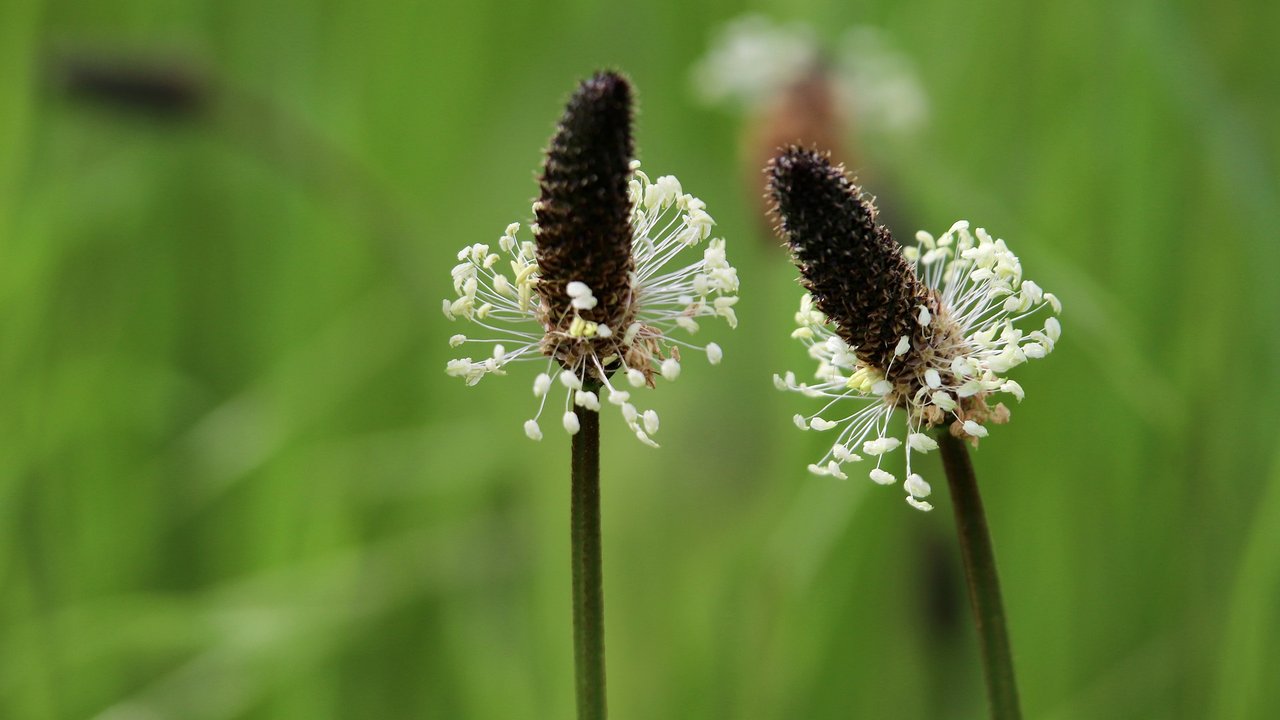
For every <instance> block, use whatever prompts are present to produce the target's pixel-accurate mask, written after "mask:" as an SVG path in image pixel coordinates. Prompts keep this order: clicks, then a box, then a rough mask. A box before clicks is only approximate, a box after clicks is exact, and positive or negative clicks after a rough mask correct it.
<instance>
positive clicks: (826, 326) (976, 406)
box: [767, 147, 1062, 511]
mask: <svg viewBox="0 0 1280 720" xmlns="http://www.w3.org/2000/svg"><path fill="white" fill-rule="evenodd" d="M767 173H768V176H769V197H770V199H771V201H772V203H773V210H774V213H775V214H776V216H777V219H778V221H779V232H780V234H781V235H782V237H783V238H784V239H785V241H786V243H787V244H788V245H789V246H790V248H791V252H792V255H793V258H794V260H795V262H796V265H797V266H798V267H799V269H800V281H801V285H803V286H804V288H805V289H806V290H807V291H808V292H807V293H806V294H805V295H804V296H803V297H802V298H801V301H800V309H799V311H798V312H797V313H796V316H795V317H796V324H797V327H796V329H795V331H794V332H792V337H793V338H796V339H799V340H800V341H801V342H803V343H804V344H805V346H806V347H807V348H808V351H809V356H810V357H811V358H812V359H813V360H815V361H817V370H816V372H815V375H814V377H815V382H813V383H805V382H799V381H798V380H797V378H796V375H795V373H794V372H787V373H786V374H784V375H775V376H774V384H775V385H776V386H777V387H778V389H780V390H788V391H794V392H799V393H801V394H803V395H806V396H809V397H814V398H823V399H824V400H826V404H825V405H824V406H823V407H822V408H821V409H820V410H819V411H818V412H817V413H814V414H813V415H808V416H806V415H796V416H795V418H794V421H795V424H796V425H797V426H798V427H799V428H800V429H802V430H813V431H819V432H826V431H834V436H835V440H834V442H833V443H832V445H831V448H830V449H829V450H828V451H827V452H826V454H825V455H824V456H823V457H822V458H821V459H820V460H819V461H818V462H816V463H814V464H812V465H810V466H809V469H810V471H811V472H813V473H815V474H818V475H831V476H834V477H837V478H841V479H844V478H847V477H848V476H847V474H846V473H845V470H844V465H846V464H848V463H855V462H862V461H863V456H864V455H865V456H869V457H870V458H872V459H873V460H874V467H872V468H871V470H870V472H869V475H870V477H871V479H872V480H873V481H875V482H876V483H879V484H882V485H893V484H897V482H898V479H897V478H896V477H894V476H893V474H892V473H890V472H888V471H886V470H884V469H883V468H882V467H881V465H882V463H883V460H884V458H885V456H886V454H888V453H891V452H893V451H894V450H896V449H897V448H899V447H903V449H904V452H905V454H906V479H905V480H904V481H903V483H902V485H903V488H904V489H905V491H906V493H907V496H906V500H907V502H908V503H910V504H911V505H912V506H913V507H915V508H917V509H919V510H925V511H927V510H930V509H932V505H931V504H930V503H929V502H928V501H926V500H925V498H927V497H928V496H929V494H930V486H929V483H928V482H927V481H925V479H924V478H923V477H921V476H920V475H919V474H916V473H913V472H912V470H911V455H912V453H913V452H918V453H927V452H929V451H931V450H934V449H936V448H937V447H938V444H937V442H936V441H935V440H934V439H933V438H932V437H930V435H929V434H928V433H927V432H926V431H927V430H929V429H930V428H934V427H938V426H941V425H944V424H945V425H947V426H948V427H949V430H950V432H951V434H952V435H954V436H956V437H959V438H962V439H966V440H968V441H970V442H971V443H972V444H974V445H975V446H976V445H977V444H978V440H979V439H980V438H983V437H986V436H987V433H988V425H993V424H997V425H998V424H1001V423H1004V422H1007V421H1008V419H1009V410H1008V408H1007V407H1006V406H1005V405H1004V404H1003V403H1001V402H995V403H994V404H993V399H994V398H993V396H995V394H996V393H1004V394H1007V395H1012V396H1013V397H1014V398H1015V399H1017V400H1018V401H1019V402H1020V401H1021V400H1022V398H1023V394H1024V393H1023V389H1022V386H1021V385H1019V384H1018V383H1017V382H1016V381H1014V380H1010V379H1008V378H1007V377H1006V374H1007V373H1008V371H1009V370H1011V369H1013V368H1014V367H1016V366H1018V365H1021V364H1022V363H1024V362H1026V361H1027V360H1033V359H1038V358H1042V357H1044V356H1045V355H1047V354H1049V352H1051V351H1052V350H1053V347H1054V345H1055V344H1056V343H1057V341H1058V338H1059V335H1060V334H1061V331H1062V328H1061V325H1060V324H1059V322H1058V320H1057V318H1056V317H1054V316H1056V315H1057V314H1058V313H1060V312H1061V311H1062V305H1061V303H1060V302H1059V301H1058V298H1057V297H1055V296H1054V295H1053V293H1048V292H1045V291H1044V290H1043V289H1041V288H1040V286H1039V285H1037V284H1036V283H1034V282H1032V281H1031V280H1024V279H1023V278H1022V264H1021V263H1020V262H1019V260H1018V257H1017V256H1016V255H1014V254H1013V253H1012V252H1010V250H1009V248H1008V247H1007V246H1006V245H1005V242H1004V241H1003V240H997V239H994V238H993V237H992V236H991V235H990V234H989V233H987V231H986V230H984V229H982V228H977V229H976V230H974V231H973V232H970V229H969V223H968V222H966V221H963V220H961V221H959V222H957V223H955V224H954V225H952V226H951V228H950V229H948V230H947V231H946V232H945V233H943V234H942V235H941V236H939V237H937V238H935V237H934V236H932V235H930V234H929V233H927V232H923V231H922V232H919V233H917V234H916V243H915V244H914V245H909V246H906V247H900V246H899V245H898V243H897V242H896V241H895V240H894V239H893V238H892V237H891V236H890V234H889V231H888V229H886V228H885V227H884V226H882V225H878V224H877V223H876V209H875V206H874V205H873V204H872V202H871V201H870V199H869V198H867V197H866V196H865V195H864V193H863V192H862V190H861V189H860V188H859V187H858V186H857V185H855V184H854V183H853V181H852V180H851V179H850V178H849V176H848V175H847V174H846V172H845V171H844V168H843V167H840V166H834V165H832V164H831V162H830V160H829V159H828V157H827V156H825V155H823V154H821V153H818V152H816V151H812V150H807V149H803V148H799V147H790V148H787V149H786V150H784V151H783V152H782V153H781V154H779V155H778V156H777V157H775V158H774V159H773V161H772V162H771V163H770V164H769V166H768V168H767ZM1045 309H1048V310H1049V311H1050V313H1042V311H1043V310H1045ZM1043 314H1049V317H1047V318H1046V319H1045V320H1044V321H1043V326H1038V327H1036V329H1034V330H1031V331H1030V332H1027V331H1026V330H1025V329H1024V328H1025V326H1026V324H1027V323H1026V322H1024V321H1027V320H1028V318H1030V317H1031V316H1033V315H1043ZM1037 322H1038V321H1037ZM897 409H902V410H903V411H904V415H905V416H906V424H907V428H906V435H905V438H903V439H899V438H898V437H894V436H892V435H891V434H890V431H889V421H890V418H891V417H892V415H893V413H894V411H895V410H897ZM824 416H825V417H824ZM832 416H834V417H832ZM904 440H905V443H904ZM868 464H870V462H868Z"/></svg>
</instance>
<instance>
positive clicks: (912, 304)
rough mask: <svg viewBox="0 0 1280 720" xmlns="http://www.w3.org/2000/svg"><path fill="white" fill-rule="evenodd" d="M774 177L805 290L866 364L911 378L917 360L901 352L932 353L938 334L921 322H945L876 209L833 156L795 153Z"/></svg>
mask: <svg viewBox="0 0 1280 720" xmlns="http://www.w3.org/2000/svg"><path fill="white" fill-rule="evenodd" d="M767 172H768V174H769V197H770V199H771V200H772V202H773V209H774V213H775V214H776V216H777V219H778V223H779V232H780V234H781V235H782V236H783V238H785V240H786V242H787V244H788V245H790V247H791V251H792V253H793V255H794V258H795V262H796V265H797V266H798V267H799V268H800V276H801V284H802V285H804V287H805V289H806V290H808V291H809V293H810V294H811V295H813V299H814V303H815V304H816V305H817V307H818V309H819V310H821V311H822V312H823V313H824V314H825V315H826V316H827V317H828V318H829V319H830V320H831V321H832V322H833V323H834V324H835V326H836V329H837V332H838V333H839V335H840V336H841V337H842V338H843V339H844V341H845V342H847V343H849V345H850V346H852V347H853V348H855V349H856V350H855V352H856V353H857V356H858V358H859V359H861V360H863V361H864V362H866V363H867V364H869V365H871V366H873V367H877V368H881V369H882V370H885V371H887V377H888V378H889V379H890V380H891V381H896V380H898V377H896V376H898V375H900V374H902V373H905V372H907V371H909V370H911V368H910V367H908V366H909V365H910V364H911V363H910V360H911V357H912V355H913V354H914V353H911V352H908V353H906V354H905V355H904V354H903V353H895V349H896V348H897V346H898V343H899V342H900V340H901V338H903V337H904V336H905V337H909V338H910V339H911V347H912V348H913V349H923V348H926V347H928V346H929V339H930V337H931V336H932V334H933V332H932V331H931V330H930V329H929V328H928V327H926V326H924V325H922V324H921V323H919V322H917V318H918V316H919V312H920V308H922V307H924V308H928V310H929V312H930V313H931V314H932V315H935V316H936V315H937V314H938V311H939V309H938V302H937V299H936V296H935V295H934V293H933V292H931V291H930V290H929V289H928V288H927V287H925V285H924V284H923V283H921V282H920V280H919V279H918V278H917V277H916V274H915V272H913V271H912V269H911V265H910V264H909V263H908V262H907V261H906V259H905V258H904V257H903V256H902V251H901V250H900V248H899V246H898V243H897V242H895V241H894V239H893V238H892V237H891V236H890V234H889V230H888V228H886V227H884V226H883V225H877V224H876V209H875V206H874V205H872V203H871V201H870V200H869V199H868V198H867V197H866V196H865V195H864V194H863V192H862V190H861V188H859V187H858V186H857V185H855V184H854V183H853V181H852V180H850V179H849V177H848V175H847V174H846V173H845V171H844V168H843V167H840V166H833V165H832V164H831V162H830V160H829V158H828V156H827V155H825V154H822V153H818V152H814V151H812V150H805V149H802V148H799V147H791V148H788V149H786V150H785V151H784V152H783V153H782V154H780V155H778V156H777V157H776V158H774V160H773V161H772V162H771V163H770V164H769V167H768V170H767ZM895 357H896V362H894V361H895Z"/></svg>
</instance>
